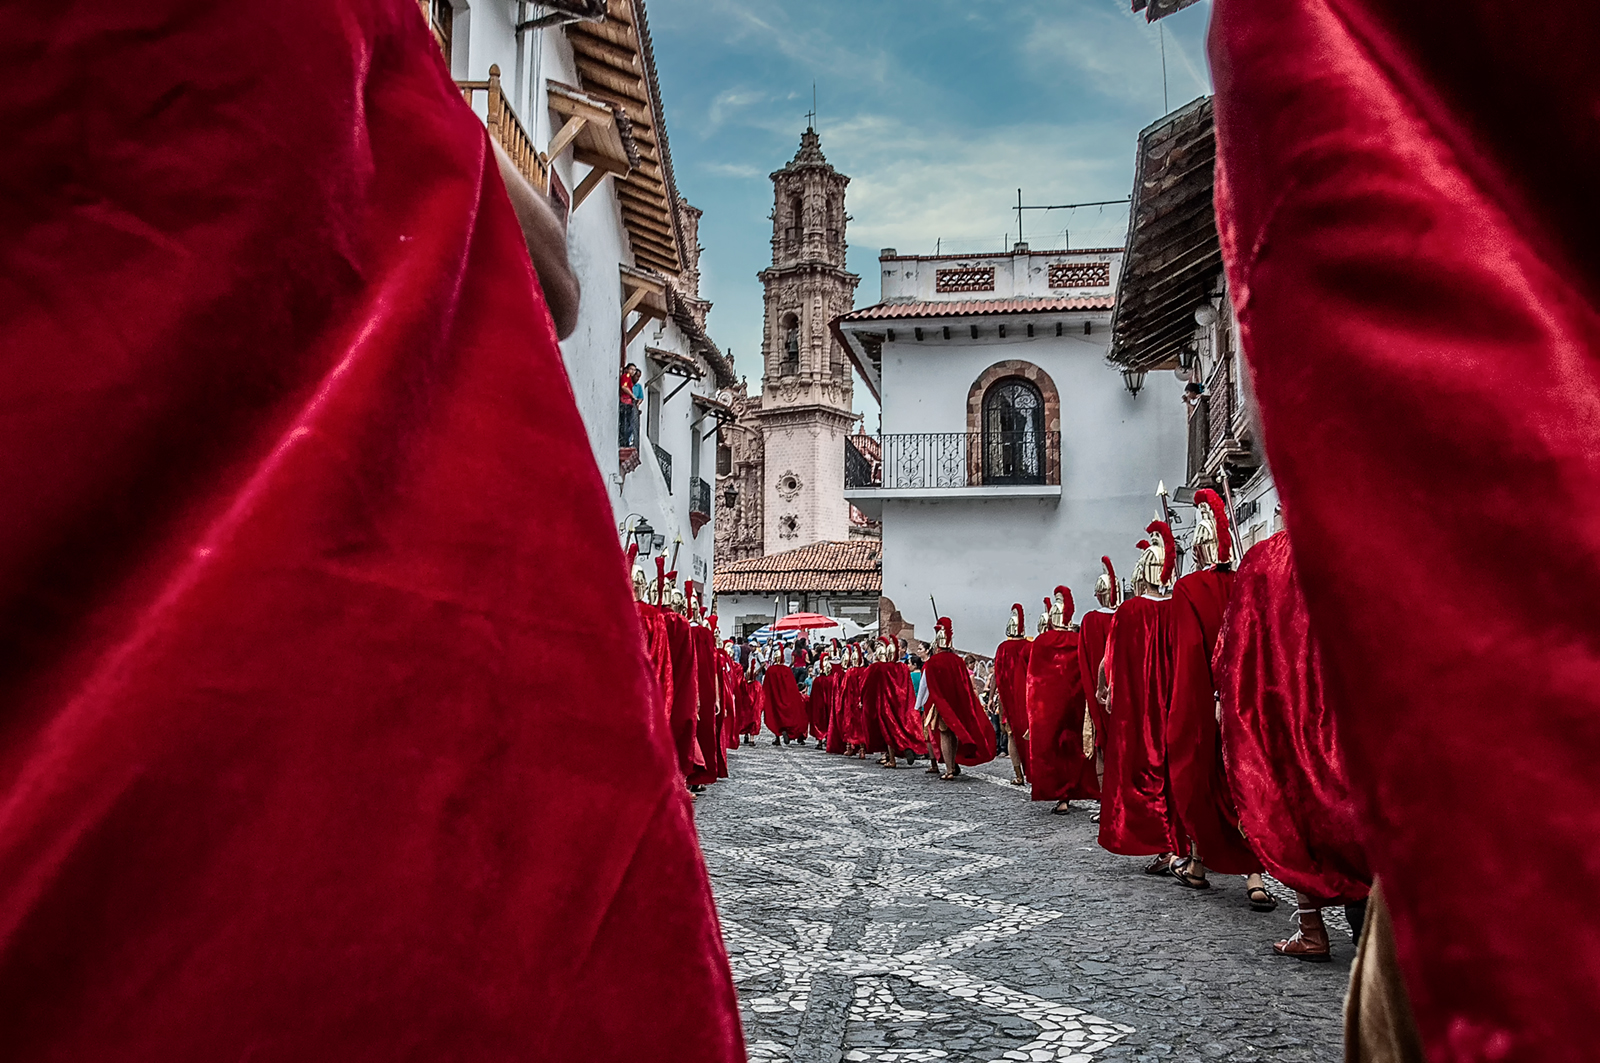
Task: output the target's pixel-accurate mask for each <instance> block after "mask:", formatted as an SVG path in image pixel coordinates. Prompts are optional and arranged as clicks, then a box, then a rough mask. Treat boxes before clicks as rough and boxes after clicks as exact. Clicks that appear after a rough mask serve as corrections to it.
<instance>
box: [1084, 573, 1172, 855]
mask: <svg viewBox="0 0 1600 1063" xmlns="http://www.w3.org/2000/svg"><path fill="white" fill-rule="evenodd" d="M1106 661H1107V664H1106V668H1107V672H1108V676H1109V678H1110V680H1111V703H1110V705H1109V706H1108V715H1109V716H1110V729H1111V733H1110V735H1109V736H1108V737H1107V740H1106V750H1105V752H1106V763H1105V768H1106V777H1105V787H1104V792H1103V793H1102V794H1101V796H1100V844H1101V845H1102V846H1103V847H1105V848H1106V849H1108V850H1110V851H1111V852H1113V853H1121V854H1123V855H1124V856H1150V855H1153V854H1155V853H1163V852H1178V851H1183V850H1185V849H1186V848H1187V847H1186V846H1184V845H1183V844H1182V843H1181V840H1180V836H1179V834H1178V831H1177V826H1176V823H1175V822H1174V820H1173V818H1172V812H1171V802H1170V799H1169V797H1168V793H1167V745H1166V727H1165V723H1166V711H1165V710H1166V703H1167V697H1168V692H1169V690H1170V688H1171V682H1172V600H1171V599H1170V598H1169V599H1161V600H1156V599H1153V598H1145V597H1138V598H1130V599H1129V600H1128V601H1126V602H1123V603H1122V605H1120V606H1119V607H1118V608H1117V614H1116V616H1115V618H1113V620H1112V621H1111V634H1110V637H1109V638H1108V639H1107V641H1106Z"/></svg>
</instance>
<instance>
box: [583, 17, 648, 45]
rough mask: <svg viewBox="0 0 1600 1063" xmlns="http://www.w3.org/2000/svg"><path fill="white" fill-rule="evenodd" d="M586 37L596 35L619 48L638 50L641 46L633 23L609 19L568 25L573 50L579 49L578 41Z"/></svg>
mask: <svg viewBox="0 0 1600 1063" xmlns="http://www.w3.org/2000/svg"><path fill="white" fill-rule="evenodd" d="M585 37H595V38H598V39H599V40H602V41H605V42H606V43H607V44H614V45H616V46H617V47H619V48H627V49H629V50H630V51H637V50H638V48H639V37H638V34H636V33H634V32H633V23H631V22H622V21H617V20H611V19H607V20H606V21H604V22H574V23H572V24H571V25H570V26H568V27H567V39H568V40H570V41H572V42H573V50H574V51H576V50H577V46H578V42H579V41H581V40H583V38H585Z"/></svg>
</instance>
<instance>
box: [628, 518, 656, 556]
mask: <svg viewBox="0 0 1600 1063" xmlns="http://www.w3.org/2000/svg"><path fill="white" fill-rule="evenodd" d="M629 521H632V522H633V523H631V524H630V523H629ZM617 530H618V531H619V532H621V533H622V541H623V542H624V543H626V542H627V541H628V540H629V539H632V540H633V541H634V543H635V544H637V545H638V547H639V556H641V557H649V556H650V552H651V548H652V547H654V548H655V549H658V550H659V549H660V548H661V544H660V543H657V542H656V538H657V536H656V530H655V529H654V528H652V527H650V522H649V521H648V520H646V519H645V518H644V517H642V516H640V515H639V514H637V513H629V514H628V515H627V516H626V517H624V518H623V519H622V523H621V524H619V525H618V526H617Z"/></svg>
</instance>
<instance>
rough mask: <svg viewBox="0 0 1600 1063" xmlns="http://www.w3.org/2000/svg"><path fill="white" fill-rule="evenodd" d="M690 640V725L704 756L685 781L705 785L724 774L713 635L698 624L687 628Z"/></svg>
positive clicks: (715, 638) (725, 768)
mask: <svg viewBox="0 0 1600 1063" xmlns="http://www.w3.org/2000/svg"><path fill="white" fill-rule="evenodd" d="M689 634H690V639H691V641H692V642H693V643H694V676H695V690H696V692H697V694H698V700H697V701H696V715H695V725H694V736H695V744H696V746H697V747H698V748H699V750H700V755H701V757H702V758H703V759H704V763H703V764H697V765H695V768H694V770H693V771H691V772H690V773H689V780H688V781H689V782H690V783H692V784H694V785H697V786H709V785H711V784H712V783H714V782H716V781H717V780H718V779H725V778H727V777H728V761H727V752H726V750H724V749H723V746H722V734H721V727H720V724H721V711H722V710H721V705H720V702H719V700H718V697H717V691H718V688H719V686H720V682H719V677H718V675H717V636H716V635H715V634H713V633H712V631H711V629H710V628H708V627H701V626H700V625H698V624H694V625H691V626H690V628H689Z"/></svg>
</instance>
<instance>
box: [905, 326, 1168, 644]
mask: <svg viewBox="0 0 1600 1063" xmlns="http://www.w3.org/2000/svg"><path fill="white" fill-rule="evenodd" d="M1084 317H1085V315H1082V314H1079V315H1077V316H1076V317H1075V318H1073V319H1072V320H1074V321H1075V322H1076V323H1077V327H1076V329H1073V328H1072V327H1070V326H1069V327H1068V328H1067V329H1065V332H1066V335H1064V336H1062V337H1060V338H1057V337H1056V336H1055V335H1054V328H1053V326H1052V327H1050V328H1048V329H1046V328H1044V327H1042V322H1043V320H1044V319H1043V318H1041V319H1039V320H1040V322H1041V326H1040V327H1038V328H1036V332H1037V333H1039V335H1038V336H1037V338H1034V339H1028V338H1027V337H1026V336H1025V335H1022V334H1021V333H1023V332H1024V329H1023V328H1022V327H1020V326H1019V325H1016V324H1013V325H1012V326H1011V327H1010V328H1008V332H1010V333H1011V336H1010V337H1009V338H1008V339H1005V340H999V339H996V338H995V337H994V335H993V330H994V325H995V324H996V321H995V319H993V318H988V319H985V320H984V329H985V331H986V333H987V338H984V339H980V340H977V341H973V340H971V339H967V338H964V336H965V335H966V334H965V332H964V326H963V327H962V328H954V329H952V339H950V340H948V341H947V340H943V339H938V340H933V339H931V338H930V339H925V340H924V341H922V342H920V343H919V342H916V341H915V340H913V339H911V336H912V332H911V330H910V328H909V327H897V329H896V342H894V343H889V344H885V345H884V348H883V397H884V402H883V430H884V432H885V433H898V432H964V431H966V430H967V393H968V391H969V390H970V388H971V386H972V384H973V382H974V381H975V380H977V379H978V377H979V376H980V375H982V373H983V371H984V370H985V369H987V368H989V367H990V366H991V365H993V364H995V363H996V362H1000V361H1005V360H1008V359H1017V360H1021V361H1027V362H1031V363H1033V364H1034V365H1037V366H1039V367H1040V368H1041V369H1043V370H1044V371H1045V372H1046V373H1048V374H1049V375H1050V378H1051V379H1052V380H1053V381H1054V383H1055V385H1056V389H1057V391H1058V392H1059V393H1060V396H1061V468H1062V476H1061V498H1060V500H1059V502H1057V501H1056V500H1054V499H1034V498H1023V499H1011V498H1007V499H996V498H969V499H959V498H958V499H943V498H941V499H939V500H936V501H916V500H896V499H887V500H885V501H884V503H883V538H884V550H883V593H884V595H885V596H887V597H888V598H890V599H892V600H893V601H894V603H895V606H896V608H898V609H899V610H900V611H901V613H902V614H903V615H904V617H905V618H906V619H907V620H908V621H910V622H911V623H913V624H915V625H916V631H917V635H918V637H919V638H923V637H926V635H927V634H928V633H929V632H931V630H932V623H933V617H932V612H931V606H930V605H929V603H928V596H929V595H930V594H932V595H933V596H934V597H935V598H936V599H937V601H938V604H939V608H940V609H941V610H942V611H943V612H944V614H945V615H947V616H949V617H950V618H951V620H952V622H953V623H954V626H955V633H956V643H957V645H958V646H960V647H962V648H963V649H970V650H974V651H982V652H985V653H987V652H992V650H993V648H994V645H995V644H996V643H998V642H999V641H1000V640H1001V639H1002V638H1004V637H1005V625H1006V619H1007V614H1008V611H1009V609H1010V607H1011V603H1012V602H1021V603H1022V604H1023V606H1024V608H1025V609H1026V610H1027V611H1028V615H1029V617H1033V616H1036V615H1037V614H1038V612H1039V611H1040V609H1041V608H1042V605H1043V599H1044V597H1045V596H1046V595H1048V594H1049V593H1050V591H1051V589H1052V588H1053V587H1054V586H1055V585H1056V584H1058V583H1064V584H1066V585H1067V586H1069V587H1071V588H1072V592H1073V594H1074V596H1075V597H1076V599H1077V602H1078V605H1079V611H1080V612H1081V611H1082V610H1083V609H1084V608H1088V607H1092V605H1093V594H1094V583H1095V579H1096V578H1097V577H1098V576H1099V573H1100V555H1101V554H1109V555H1110V556H1111V558H1112V562H1113V563H1114V564H1115V565H1116V566H1117V569H1118V572H1119V573H1122V574H1131V572H1132V568H1133V562H1134V561H1135V560H1136V559H1137V551H1135V550H1134V548H1133V544H1134V543H1136V542H1137V541H1138V540H1140V539H1142V538H1144V537H1145V536H1144V528H1145V526H1146V525H1147V524H1149V523H1150V521H1151V519H1152V517H1153V516H1154V510H1155V507H1156V506H1157V505H1158V502H1157V498H1156V493H1155V492H1156V486H1157V484H1158V483H1159V482H1161V481H1163V480H1164V481H1165V482H1166V484H1167V485H1168V487H1169V489H1170V488H1175V487H1177V486H1178V485H1180V484H1182V483H1183V478H1184V471H1185V454H1186V445H1187V441H1186V438H1185V427H1184V419H1183V416H1182V411H1183V405H1182V385H1181V384H1180V383H1178V381H1177V380H1175V379H1174V378H1173V376H1172V374H1171V373H1151V374H1150V375H1149V377H1148V378H1147V380H1146V382H1145V387H1144V390H1142V391H1141V392H1140V393H1139V395H1138V397H1137V398H1135V397H1134V396H1131V395H1129V394H1128V392H1127V389H1126V388H1125V387H1124V386H1123V381H1122V377H1121V375H1120V373H1119V372H1118V371H1117V370H1116V369H1114V368H1112V367H1110V366H1108V365H1107V364H1106V362H1105V353H1106V339H1107V337H1108V336H1109V321H1110V315H1109V313H1101V314H1093V315H1088V317H1089V319H1090V321H1091V326H1092V328H1093V332H1092V334H1091V335H1090V336H1088V337H1085V336H1083V335H1082V322H1083V320H1084ZM1045 333H1048V335H1045ZM924 334H925V335H928V336H930V337H931V336H932V335H934V333H933V332H932V331H931V330H928V329H925V330H924Z"/></svg>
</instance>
